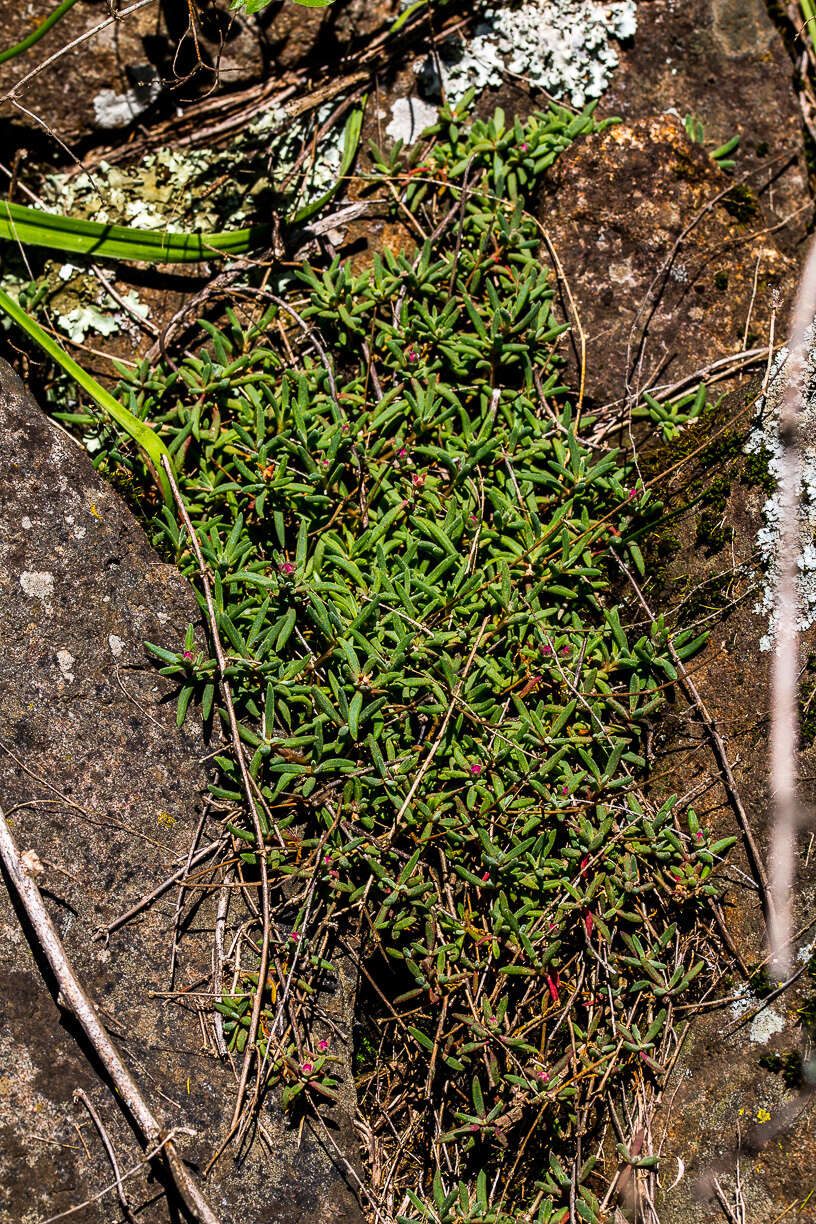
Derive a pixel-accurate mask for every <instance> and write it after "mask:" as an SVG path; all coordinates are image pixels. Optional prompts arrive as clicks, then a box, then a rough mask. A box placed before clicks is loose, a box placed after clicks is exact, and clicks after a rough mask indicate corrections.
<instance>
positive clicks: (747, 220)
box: [540, 6, 810, 407]
mask: <svg viewBox="0 0 816 1224" xmlns="http://www.w3.org/2000/svg"><path fill="white" fill-rule="evenodd" d="M647 7H648V6H647ZM773 173H774V171H773V169H771V170H770V171H768V172H766V173H760V174H758V175H757V176H755V177H751V178H749V179H748V180H746V181H743V180H742V179H741V177H736V178H735V176H733V175H731V176H729V175H728V174H727V173H726V172H725V171H723V170H721V169H720V168H719V167H718V165H717V164H716V162H714V160H713V159H712V158H711V157H710V156H709V154H708V153H707V152H706V151H705V150H704V149H703V148H702V147H701V146H700V145H697V144H694V143H692V141H691V140H689V138H688V136H687V134H686V131H685V129H684V127H683V124H682V123H681V121H680V119H678V118H677V116H675V115H670V114H660V115H650V116H648V117H647V118H642V119H633V120H631V121H627V122H625V123H622V124H620V125H617V126H614V127H611V128H608V129H607V130H606V131H605V132H604V133H603V134H601V135H600V136H598V135H595V136H591V137H588V138H586V139H584V140H581V141H579V142H576V144H575V145H574V146H573V147H572V148H571V149H569V150H567V152H566V153H564V154H563V155H562V156H561V158H560V159H559V160H558V161H557V162H556V164H555V166H554V168H553V172H552V174H551V177H550V181H549V183H548V187H547V190H546V192H545V194H544V196H543V198H542V203H541V209H540V215H541V217H542V222H543V224H544V225H545V227H546V230H547V233H548V235H549V238H550V240H551V241H552V244H553V247H554V248H555V251H556V252H557V254H558V257H559V259H560V261H561V264H562V265H563V269H564V275H565V277H566V280H567V283H568V284H569V287H570V289H571V291H572V294H573V296H574V298H575V300H576V302H577V307H578V313H579V315H580V319H581V324H582V326H583V329H584V332H585V333H586V336H587V382H586V399H587V402H588V404H589V405H590V406H594V407H602V406H604V405H608V404H611V403H614V402H616V401H618V402H619V401H620V400H621V398H622V397H623V396H624V395H625V392H626V384H627V368H628V370H629V373H630V378H629V382H630V385H631V386H633V387H634V386H635V385H637V383H638V381H639V384H640V386H641V387H644V386H646V387H648V386H649V385H650V384H651V383H652V382H653V381H656V382H659V383H672V382H674V381H676V380H679V379H680V378H683V377H685V376H687V375H689V374H691V373H692V372H693V371H694V370H696V369H700V368H702V367H704V366H706V365H708V364H709V363H710V362H713V361H715V360H718V359H720V358H722V357H725V356H728V355H729V354H733V353H737V352H739V351H741V350H742V348H743V336H744V333H745V329H746V321H747V320H748V318H749V310H750V325H749V326H748V337H747V346H748V347H749V348H750V347H753V346H757V345H761V344H766V343H767V338H768V330H769V322H770V314H771V305H772V301H771V299H772V289H774V288H776V289H778V290H779V291H780V293H779V307H780V309H779V314H778V331H777V334H780V331H781V327H782V325H783V324H784V317H785V307H786V305H787V303H788V301H789V299H790V297H791V295H792V293H793V291H794V290H795V287H796V276H797V270H798V262H797V257H796V253H795V252H789V251H787V250H786V249H785V244H783V243H782V242H781V240H780V231H778V230H777V231H776V232H773V227H774V225H775V223H776V213H775V212H774V211H772V209H771V206H770V204H769V201H768V194H769V183H768V180H769V177H770V176H771V175H772V174H773ZM800 187H801V190H802V192H803V193H804V191H805V185H804V181H801V182H800ZM804 198H805V204H806V211H807V212H809V211H810V202H809V199H808V197H807V196H805V197H804ZM800 203H801V200H800ZM803 215H804V214H803ZM675 244H677V246H676V249H675ZM673 252H674V255H673V258H671V257H672V254H673ZM755 275H756V295H755V297H754V277H755ZM752 297H753V298H754V300H753V305H752ZM644 331H645V340H644ZM571 345H572V349H573V352H572V355H571V360H572V370H571V377H572V380H573V382H574V383H575V382H577V375H578V370H577V354H576V340H575V333H573V336H572V339H571ZM641 356H642V370H641V374H640V377H639V379H638V373H637V367H638V363H639V362H640V361H641Z"/></svg>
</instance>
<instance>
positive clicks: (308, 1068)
mask: <svg viewBox="0 0 816 1224" xmlns="http://www.w3.org/2000/svg"><path fill="white" fill-rule="evenodd" d="M311 1069H312V1064H311V1063H304V1064H303V1074H304V1075H308V1074H309V1072H310V1071H311Z"/></svg>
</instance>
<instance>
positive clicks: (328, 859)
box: [323, 854, 331, 863]
mask: <svg viewBox="0 0 816 1224" xmlns="http://www.w3.org/2000/svg"><path fill="white" fill-rule="evenodd" d="M323 862H324V863H330V862H331V855H330V854H324V855H323Z"/></svg>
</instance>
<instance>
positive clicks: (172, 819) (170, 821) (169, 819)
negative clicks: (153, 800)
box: [158, 812, 178, 829]
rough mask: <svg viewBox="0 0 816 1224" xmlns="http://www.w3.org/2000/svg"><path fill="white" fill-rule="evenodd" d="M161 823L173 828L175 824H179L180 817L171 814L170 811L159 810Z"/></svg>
mask: <svg viewBox="0 0 816 1224" xmlns="http://www.w3.org/2000/svg"><path fill="white" fill-rule="evenodd" d="M158 819H159V824H162V825H167V827H168V829H172V827H173V825H174V824H178V817H177V816H171V815H170V813H169V812H159V817H158Z"/></svg>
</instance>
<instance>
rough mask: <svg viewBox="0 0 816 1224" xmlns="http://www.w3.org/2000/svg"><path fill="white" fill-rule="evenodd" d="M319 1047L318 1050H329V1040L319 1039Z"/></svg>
mask: <svg viewBox="0 0 816 1224" xmlns="http://www.w3.org/2000/svg"><path fill="white" fill-rule="evenodd" d="M317 1048H318V1050H328V1048H329V1043H328V1041H318V1043H317Z"/></svg>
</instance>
